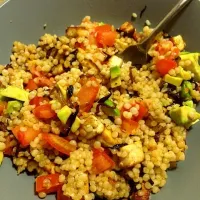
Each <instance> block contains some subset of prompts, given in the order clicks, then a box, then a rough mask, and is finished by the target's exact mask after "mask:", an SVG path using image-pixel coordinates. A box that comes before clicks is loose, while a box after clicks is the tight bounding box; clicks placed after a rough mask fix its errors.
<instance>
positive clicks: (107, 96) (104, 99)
mask: <svg viewBox="0 0 200 200" xmlns="http://www.w3.org/2000/svg"><path fill="white" fill-rule="evenodd" d="M111 95H112V94H111V93H110V94H108V95H106V96H105V97H102V98H101V99H99V101H98V103H104V102H105V101H106V100H107V99H109V98H110V97H111Z"/></svg>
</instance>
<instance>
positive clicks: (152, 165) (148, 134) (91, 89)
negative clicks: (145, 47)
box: [0, 14, 200, 200]
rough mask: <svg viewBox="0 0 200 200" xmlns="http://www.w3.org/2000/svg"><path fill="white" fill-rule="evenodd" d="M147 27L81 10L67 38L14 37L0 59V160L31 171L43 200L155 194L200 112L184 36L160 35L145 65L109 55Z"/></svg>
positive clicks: (193, 63) (195, 67) (199, 71)
mask: <svg viewBox="0 0 200 200" xmlns="http://www.w3.org/2000/svg"><path fill="white" fill-rule="evenodd" d="M141 15H142V14H141ZM151 31H152V29H150V28H149V27H148V26H145V27H144V29H143V32H138V31H137V30H136V29H135V28H134V26H133V25H132V24H131V23H130V22H125V23H124V24H122V25H121V27H120V28H118V29H115V28H114V26H112V25H109V24H106V23H102V22H101V23H99V22H92V21H90V17H85V18H84V19H83V21H82V22H81V24H80V25H79V26H71V27H68V28H67V29H66V33H65V35H64V36H56V35H50V34H45V35H44V36H42V37H41V38H40V40H39V42H38V44H37V45H33V44H30V45H25V44H22V43H20V42H14V45H13V49H12V55H11V57H10V59H11V62H10V63H9V64H8V65H6V66H3V65H0V84H1V85H0V136H1V137H0V138H1V140H0V164H1V163H2V161H3V158H4V156H9V157H10V158H11V159H12V161H13V164H14V165H15V166H16V168H17V173H18V174H19V173H21V172H23V171H25V170H26V171H29V172H32V173H34V174H35V176H36V179H35V192H36V193H37V194H38V196H39V197H40V198H44V197H46V195H47V194H50V193H54V194H56V198H57V200H83V199H85V200H90V199H110V200H112V199H113V200H114V199H127V200H128V199H134V200H140V199H143V200H149V199H150V194H151V193H158V192H159V191H160V189H161V188H162V187H163V186H164V185H165V184H166V180H167V170H170V169H175V168H176V167H177V163H178V162H179V161H183V160H185V150H187V148H188V146H187V145H186V134H187V129H189V128H190V127H191V126H192V125H193V124H195V123H196V122H198V120H199V119H200V113H198V112H197V111H196V109H195V108H196V105H197V103H198V102H199V101H200V92H199V88H200V87H199V82H198V81H199V80H200V66H199V56H200V54H199V53H196V52H195V53H190V52H186V51H184V50H185V46H186V45H185V42H184V41H183V38H182V37H181V35H178V36H175V37H170V36H167V35H166V33H159V34H158V36H157V37H156V39H155V41H154V43H153V44H152V46H151V48H150V50H149V52H148V54H149V56H150V61H149V63H148V64H146V65H143V66H132V65H131V63H130V62H127V63H124V62H123V60H122V59H120V58H118V57H117V56H116V54H117V53H119V52H121V51H123V50H124V49H125V48H127V47H128V46H129V45H132V44H136V43H137V42H140V41H141V40H143V39H144V38H145V37H147V36H148V35H149V34H150V33H151Z"/></svg>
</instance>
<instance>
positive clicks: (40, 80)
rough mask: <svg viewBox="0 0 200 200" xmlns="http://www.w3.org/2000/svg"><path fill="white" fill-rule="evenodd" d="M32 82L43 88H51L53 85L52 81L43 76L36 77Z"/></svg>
mask: <svg viewBox="0 0 200 200" xmlns="http://www.w3.org/2000/svg"><path fill="white" fill-rule="evenodd" d="M34 81H35V82H36V84H37V85H38V86H39V87H44V86H48V87H51V86H52V85H53V82H52V80H51V79H49V78H47V77H45V76H40V77H36V78H35V79H34Z"/></svg>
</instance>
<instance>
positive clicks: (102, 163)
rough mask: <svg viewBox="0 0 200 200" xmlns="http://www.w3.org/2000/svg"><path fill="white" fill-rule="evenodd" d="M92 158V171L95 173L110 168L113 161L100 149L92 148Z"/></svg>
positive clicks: (113, 164)
mask: <svg viewBox="0 0 200 200" xmlns="http://www.w3.org/2000/svg"><path fill="white" fill-rule="evenodd" d="M92 151H93V160H92V171H93V173H95V174H100V173H102V172H104V171H106V170H109V169H112V168H113V167H114V166H115V162H114V161H113V160H112V159H111V158H110V157H109V156H108V155H107V154H106V153H105V151H103V150H101V149H96V148H94V149H93V150H92Z"/></svg>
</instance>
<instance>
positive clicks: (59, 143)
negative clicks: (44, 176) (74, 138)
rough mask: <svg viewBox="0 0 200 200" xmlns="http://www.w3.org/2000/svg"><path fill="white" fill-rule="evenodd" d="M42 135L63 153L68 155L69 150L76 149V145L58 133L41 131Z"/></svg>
mask: <svg viewBox="0 0 200 200" xmlns="http://www.w3.org/2000/svg"><path fill="white" fill-rule="evenodd" d="M42 137H43V139H44V140H45V141H47V143H48V144H49V145H50V146H52V147H53V148H54V149H56V150H57V151H59V152H61V153H63V154H65V155H68V156H69V155H70V153H71V152H73V151H75V150H76V146H74V145H72V144H70V143H69V141H68V140H66V139H64V138H62V137H60V136H58V135H54V134H49V133H43V134H42Z"/></svg>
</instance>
